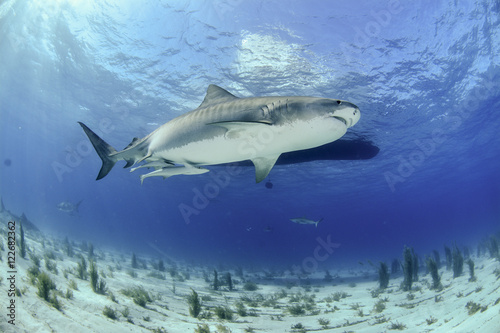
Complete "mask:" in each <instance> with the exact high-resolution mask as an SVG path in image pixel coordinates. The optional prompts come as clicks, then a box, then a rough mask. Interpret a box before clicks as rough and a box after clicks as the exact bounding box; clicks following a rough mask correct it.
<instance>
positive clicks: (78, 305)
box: [0, 214, 500, 333]
mask: <svg viewBox="0 0 500 333" xmlns="http://www.w3.org/2000/svg"><path fill="white" fill-rule="evenodd" d="M1 218H2V220H1V226H2V232H1V237H0V239H1V241H2V248H3V250H2V251H1V257H2V262H1V265H2V269H1V272H2V274H1V283H0V288H1V289H2V292H1V293H0V300H1V304H2V309H3V310H2V312H3V315H2V317H3V318H2V321H1V322H0V331H1V332H30V333H34V332H72V333H76V332H197V331H199V332H208V330H206V328H207V326H208V328H209V330H210V332H306V331H307V332H309V331H311V332H312V331H314V332H389V331H397V330H393V329H392V327H393V325H396V324H402V326H403V329H402V330H401V331H403V332H484V333H487V332H492V333H494V332H499V331H500V290H499V289H500V262H499V261H498V260H495V259H492V258H489V256H488V254H487V253H485V254H484V255H481V256H480V257H479V258H478V257H477V256H475V255H472V256H471V258H472V259H473V260H474V262H475V268H476V269H475V275H476V277H477V280H476V281H474V282H470V281H469V272H468V266H467V265H464V274H462V275H461V276H460V277H457V278H453V273H452V271H447V270H446V268H445V267H444V266H443V267H442V268H441V269H440V271H439V272H440V274H442V277H441V281H442V284H443V286H444V289H443V290H441V291H439V292H438V291H435V290H431V289H430V288H429V286H430V283H431V277H430V275H429V274H427V273H426V272H425V268H421V269H420V271H421V272H420V277H419V280H418V282H415V283H414V284H413V287H412V290H411V291H402V290H401V288H400V284H401V282H402V280H403V277H402V274H401V273H399V274H396V275H395V276H391V279H390V282H389V287H388V288H387V289H385V290H384V291H383V292H381V293H379V294H378V295H375V294H374V293H373V292H374V291H376V290H377V289H378V274H377V270H376V268H375V267H373V266H371V265H370V264H368V263H365V264H363V265H360V264H359V263H353V268H351V269H347V268H344V269H342V270H338V271H334V270H330V274H331V276H332V280H330V281H325V278H324V277H325V272H324V271H319V272H317V273H315V274H312V275H309V276H302V277H298V276H296V275H292V274H291V272H290V271H287V270H283V271H280V270H275V271H273V270H272V269H262V270H258V269H255V268H254V269H252V270H248V269H247V268H245V267H244V266H243V267H242V271H243V275H241V274H240V273H241V271H240V272H238V270H239V269H238V268H237V267H223V266H219V267H213V266H207V267H202V266H199V265H195V266H193V265H190V264H189V263H183V262H175V261H173V260H171V259H169V258H166V257H161V256H156V257H146V256H141V255H140V254H138V255H137V259H138V264H139V266H140V267H141V268H136V269H132V267H131V253H120V252H118V251H116V250H114V249H104V248H95V249H94V260H95V262H96V263H97V268H98V271H99V274H100V276H101V277H102V276H105V278H104V280H105V282H106V286H107V291H106V293H105V294H104V295H101V294H97V293H95V292H93V291H92V289H91V286H90V282H89V280H88V279H87V280H81V279H79V278H77V277H76V275H75V274H76V267H77V263H78V262H79V261H80V260H81V259H80V257H81V256H80V255H83V256H84V257H85V258H86V260H87V263H88V250H86V251H82V249H81V248H82V246H81V244H82V243H79V242H71V241H70V243H71V245H72V249H73V252H74V254H73V255H72V256H68V255H67V253H66V252H67V251H66V250H65V245H64V240H63V239H55V238H51V237H49V236H47V235H44V234H42V233H41V232H34V231H29V230H28V231H26V233H25V234H26V235H25V241H26V245H27V248H28V253H27V255H26V259H22V258H20V257H19V255H18V256H17V257H16V271H17V273H16V274H15V287H16V288H17V289H18V290H19V292H21V294H22V295H20V296H17V297H15V298H14V299H15V304H16V309H15V326H13V325H11V324H9V323H8V320H9V318H8V317H7V314H8V309H6V307H7V306H8V305H9V302H10V300H11V299H12V297H8V293H7V291H8V289H9V288H10V282H9V281H8V276H9V275H8V273H7V270H6V267H7V246H6V244H7V233H6V231H7V228H6V223H7V221H8V219H9V217H8V216H6V215H5V214H2V216H1ZM18 231H19V230H18ZM18 238H19V237H18ZM474 252H475V251H474ZM32 255H36V256H38V257H39V258H40V259H41V260H40V270H41V271H43V272H47V273H48V275H49V276H50V277H51V279H52V280H53V281H54V283H55V286H56V291H52V292H51V296H53V294H55V295H58V296H57V299H58V300H59V302H60V305H61V307H60V309H59V310H57V309H56V308H54V307H53V306H52V305H51V304H50V303H49V302H47V301H45V300H43V299H42V298H40V297H39V296H38V295H37V291H38V289H37V286H36V285H33V284H32V283H31V282H30V279H29V277H28V269H29V268H30V267H32V266H33V261H32V259H30V256H32ZM48 257H52V258H53V259H48ZM159 259H162V260H163V261H164V262H165V269H166V271H164V272H160V271H158V270H156V269H154V267H153V266H155V265H156V264H157V263H158V262H159ZM47 261H48V262H49V266H50V265H52V266H54V264H55V266H56V269H57V274H56V273H55V271H56V270H55V269H53V268H52V271H50V270H48V269H47V268H46V262H47ZM144 264H146V266H147V268H144V267H143V265H144ZM214 268H215V269H217V270H218V273H219V274H218V275H219V278H222V277H223V276H224V275H225V274H226V273H227V272H230V273H231V275H232V279H233V281H234V290H232V291H229V290H228V288H227V286H221V287H220V288H219V290H217V291H216V290H213V288H212V286H211V283H210V282H207V281H206V280H205V278H204V275H205V276H208V279H209V280H210V279H212V278H213V270H214ZM131 271H133V272H134V273H131ZM151 272H155V273H156V275H157V277H153V276H151ZM175 272H176V273H175ZM170 273H172V274H170ZM133 275H136V276H133ZM70 281H74V282H76V286H77V289H76V290H75V289H71V288H70ZM247 281H252V282H255V283H256V284H257V286H258V289H257V290H255V291H246V290H244V288H243V286H244V284H245V282H247ZM35 283H36V282H35ZM135 287H142V288H143V289H144V290H145V291H146V292H147V293H148V294H149V295H150V297H151V299H152V301H151V302H147V304H146V306H145V307H142V306H140V305H138V304H136V303H135V302H134V301H133V300H132V298H131V297H129V296H125V295H124V294H123V292H122V291H123V290H126V289H131V288H135ZM67 290H71V291H72V297H70V298H67V297H66V293H67ZM192 290H195V291H196V292H197V293H198V294H199V296H200V298H201V299H202V300H201V302H202V311H201V313H202V316H204V317H207V314H208V313H210V314H211V318H208V319H206V318H205V319H201V318H193V317H192V316H190V314H189V306H188V302H187V298H188V295H189V294H191V293H192ZM339 292H340V293H341V292H345V293H347V297H345V298H340V299H339V300H335V299H334V298H335V297H334V295H335V294H336V293H337V295H338V293H339ZM381 299H382V300H383V301H382V303H383V304H384V305H385V309H381V311H376V310H375V304H376V303H377V302H379V301H380V300H381ZM469 302H474V303H476V304H477V307H478V311H477V312H475V313H473V314H469V309H468V308H467V304H468V303H469ZM237 303H240V314H238V313H237V309H238V308H237V305H236V304H237ZM241 303H242V304H244V306H241ZM296 304H301V305H303V308H304V309H305V313H304V314H302V315H292V314H291V313H290V311H289V309H288V308H289V307H290V306H293V305H296ZM469 304H471V303H469ZM106 306H107V307H109V308H111V309H113V310H115V311H116V317H117V318H116V319H110V318H108V317H106V316H105V315H104V314H103V309H104V308H105V307H106ZM217 306H224V307H226V308H228V309H229V310H230V311H231V312H232V313H233V318H232V319H231V320H227V319H220V318H219V317H218V316H217V315H216V314H215V308H216V307H217ZM243 308H244V309H245V311H246V316H243V315H241V314H244V313H243V311H242V309H243ZM126 309H128V310H126ZM126 311H128V314H127V312H126ZM320 322H321V323H320ZM204 324H206V325H207V326H205V330H201V329H199V328H201V327H203V325H204ZM293 327H295V328H293ZM301 327H302V328H301Z"/></svg>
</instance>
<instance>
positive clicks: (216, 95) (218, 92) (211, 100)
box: [198, 84, 238, 108]
mask: <svg viewBox="0 0 500 333" xmlns="http://www.w3.org/2000/svg"><path fill="white" fill-rule="evenodd" d="M234 99H238V97H236V96H234V95H233V94H231V93H230V92H229V91H227V90H225V89H222V88H221V87H219V86H216V85H215V84H211V85H209V86H208V89H207V94H206V95H205V99H204V100H203V103H201V104H200V106H199V107H198V108H206V107H209V106H211V105H214V104H219V103H223V102H228V101H231V100H234Z"/></svg>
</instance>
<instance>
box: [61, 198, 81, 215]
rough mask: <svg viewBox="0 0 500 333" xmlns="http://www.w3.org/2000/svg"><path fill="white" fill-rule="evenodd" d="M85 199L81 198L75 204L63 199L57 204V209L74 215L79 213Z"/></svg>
mask: <svg viewBox="0 0 500 333" xmlns="http://www.w3.org/2000/svg"><path fill="white" fill-rule="evenodd" d="M82 201H83V200H80V201H79V202H78V203H77V204H73V203H71V202H67V201H63V202H61V203H60V204H58V205H57V209H59V210H60V211H62V212H65V213H68V214H70V215H74V214H75V213H78V207H79V206H80V204H81V203H82Z"/></svg>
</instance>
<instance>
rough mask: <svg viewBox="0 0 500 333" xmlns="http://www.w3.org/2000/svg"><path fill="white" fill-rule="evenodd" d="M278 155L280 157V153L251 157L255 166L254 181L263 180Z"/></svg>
mask: <svg viewBox="0 0 500 333" xmlns="http://www.w3.org/2000/svg"><path fill="white" fill-rule="evenodd" d="M278 157H280V154H278V155H273V156H264V157H255V158H252V162H253V165H254V166H255V182H256V183H260V182H261V181H263V180H264V179H265V178H266V177H267V175H268V174H269V172H270V171H271V169H272V168H273V166H274V164H275V163H276V161H277V160H278Z"/></svg>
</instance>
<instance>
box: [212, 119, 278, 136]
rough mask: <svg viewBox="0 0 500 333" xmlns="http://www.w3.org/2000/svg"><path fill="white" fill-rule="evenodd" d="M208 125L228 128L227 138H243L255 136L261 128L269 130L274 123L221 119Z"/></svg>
mask: <svg viewBox="0 0 500 333" xmlns="http://www.w3.org/2000/svg"><path fill="white" fill-rule="evenodd" d="M208 125H214V126H220V127H223V128H225V129H226V130H227V132H226V138H228V139H242V138H249V137H252V136H255V135H256V133H259V131H260V130H262V131H268V130H269V126H270V125H272V123H271V122H270V121H267V120H263V121H219V122H215V123H209V124H208Z"/></svg>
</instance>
